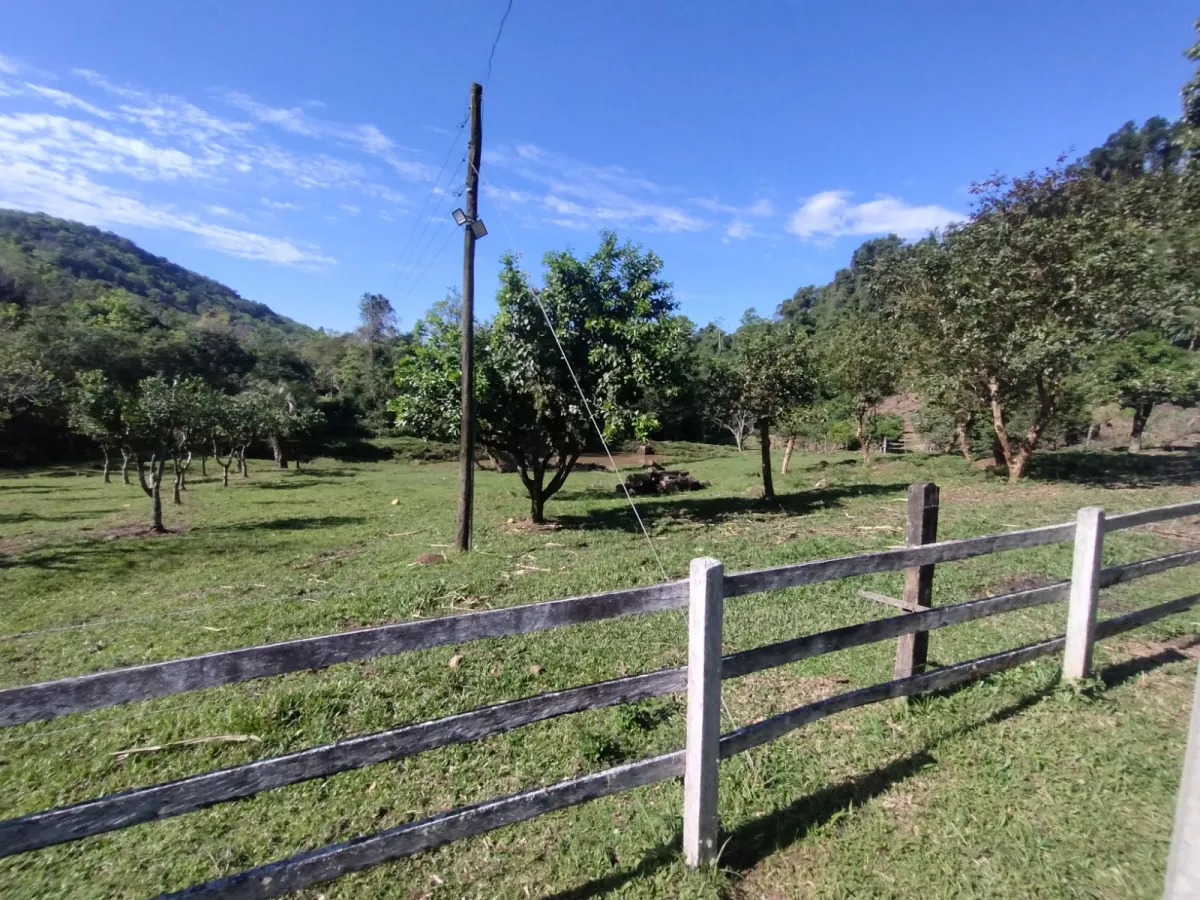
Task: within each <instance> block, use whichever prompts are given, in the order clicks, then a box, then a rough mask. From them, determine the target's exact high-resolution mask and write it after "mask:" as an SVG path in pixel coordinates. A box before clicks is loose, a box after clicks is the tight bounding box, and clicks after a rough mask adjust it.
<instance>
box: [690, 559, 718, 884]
mask: <svg viewBox="0 0 1200 900" xmlns="http://www.w3.org/2000/svg"><path fill="white" fill-rule="evenodd" d="M724 587H725V567H724V566H723V565H722V564H721V563H720V562H718V561H717V560H715V559H709V558H707V557H705V558H701V559H693V560H692V568H691V577H690V591H691V593H690V601H689V605H688V668H687V690H688V694H687V751H686V754H685V756H686V759H685V764H684V775H683V858H684V861H685V862H686V863H687V865H688V866H689V867H691V868H693V869H695V868H698V867H700V866H704V865H708V864H710V863H712V862H713V860H714V859H715V857H716V852H717V777H718V772H719V767H720V759H719V757H718V755H717V754H718V750H719V745H720V741H721V617H722V607H723V597H724Z"/></svg>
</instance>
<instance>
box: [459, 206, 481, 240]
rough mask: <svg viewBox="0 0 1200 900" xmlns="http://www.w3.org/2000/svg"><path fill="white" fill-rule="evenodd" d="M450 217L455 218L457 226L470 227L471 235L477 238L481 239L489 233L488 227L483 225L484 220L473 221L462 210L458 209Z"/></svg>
mask: <svg viewBox="0 0 1200 900" xmlns="http://www.w3.org/2000/svg"><path fill="white" fill-rule="evenodd" d="M450 215H452V216H454V224H455V225H469V226H470V227H471V233H472V234H474V235H475V237H477V238H481V237H483V236H484V235H486V234H487V233H488V232H487V228H486V226H484V224H483V219H472V218H471V217H470V216H468V215H467V214H466V213H465V212H463V211H462V209H461V208H459V209H456V210H455V211H454V212H452V213H450Z"/></svg>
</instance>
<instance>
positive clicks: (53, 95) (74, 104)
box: [25, 82, 115, 119]
mask: <svg viewBox="0 0 1200 900" xmlns="http://www.w3.org/2000/svg"><path fill="white" fill-rule="evenodd" d="M25 87H26V88H28V89H29V90H30V91H32V92H33V93H35V94H37V95H38V96H39V97H44V98H45V99H46V100H49V101H51V102H52V103H56V104H57V105H59V106H61V107H63V108H64V109H78V110H82V111H83V112H85V113H88V114H89V115H93V116H96V117H97V118H99V119H113V118H115V116H114V115H113V114H112V113H110V112H109V111H108V110H106V109H101V108H100V107H98V106H95V105H93V104H91V103H88V102H87V101H86V100H81V99H80V98H78V97H76V96H75V95H74V94H71V93H68V92H67V91H60V90H56V89H55V88H50V87H46V86H45V85H41V84H31V83H29V82H25Z"/></svg>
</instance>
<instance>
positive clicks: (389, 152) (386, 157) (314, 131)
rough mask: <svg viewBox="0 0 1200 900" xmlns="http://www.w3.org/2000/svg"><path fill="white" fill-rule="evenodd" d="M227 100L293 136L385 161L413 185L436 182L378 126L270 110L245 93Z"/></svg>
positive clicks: (297, 111)
mask: <svg viewBox="0 0 1200 900" xmlns="http://www.w3.org/2000/svg"><path fill="white" fill-rule="evenodd" d="M224 100H225V101H226V102H227V103H229V104H230V105H232V106H234V107H236V108H237V109H240V110H241V111H242V112H245V113H247V114H249V115H250V117H251V118H253V119H255V120H256V121H258V122H261V123H263V124H265V125H273V126H275V127H277V128H281V129H283V130H284V131H286V132H288V133H290V134H296V135H301V136H303V137H308V138H313V139H318V140H319V139H332V140H336V141H341V142H344V143H347V144H351V145H354V146H356V147H358V148H359V149H360V150H361V151H362V152H364V153H367V154H370V155H371V156H375V157H378V158H379V159H381V160H383V161H384V162H385V163H387V165H389V166H390V167H391V168H392V169H393V170H394V171H395V172H396V173H397V174H399V175H401V176H403V177H404V178H406V179H408V180H410V181H432V180H433V178H434V174H435V173H434V170H433V169H432V168H431V167H430V166H428V165H426V164H425V163H423V162H420V161H418V160H414V159H412V158H411V156H410V155H404V154H405V153H411V151H409V150H408V148H401V147H399V146H398V145H397V144H396V143H395V142H394V141H392V139H391V138H389V137H388V136H387V135H386V134H384V133H383V132H382V131H381V130H380V129H379V128H377V127H376V126H374V125H343V124H341V123H339V122H333V121H330V120H328V119H320V118H317V117H316V116H312V115H309V114H308V113H307V112H305V111H304V110H303V109H301V108H300V107H298V106H292V107H278V106H269V105H267V104H265V103H260V102H259V101H257V100H255V99H254V98H253V97H251V96H249V95H248V94H245V93H242V92H241V91H228V92H226V93H225V94H224Z"/></svg>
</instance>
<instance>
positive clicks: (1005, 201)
mask: <svg viewBox="0 0 1200 900" xmlns="http://www.w3.org/2000/svg"><path fill="white" fill-rule="evenodd" d="M974 190H975V193H976V196H977V197H978V203H977V208H976V210H975V212H974V214H973V216H972V218H971V221H970V222H969V223H966V224H964V225H960V226H952V227H951V228H950V229H948V231H947V233H946V235H945V236H944V237H942V238H940V239H938V238H931V239H929V240H926V241H922V242H921V243H920V244H918V245H916V246H914V247H913V248H912V249H911V250H910V251H909V252H907V253H905V254H903V255H902V256H898V257H894V258H893V260H892V261H890V263H889V265H888V266H887V267H886V270H885V273H884V275H883V277H882V279H881V286H882V287H883V289H885V290H887V291H889V292H890V294H891V295H892V296H893V302H894V303H895V306H896V313H897V317H898V321H899V322H900V323H901V324H902V326H903V327H904V329H905V331H906V340H907V341H908V342H909V343H910V346H912V347H914V348H917V347H919V348H920V350H919V352H920V353H921V355H922V357H923V358H924V359H925V363H924V365H925V367H926V368H928V369H933V370H937V371H940V372H941V373H942V374H943V376H944V379H945V383H946V384H947V385H950V386H952V387H953V389H954V392H955V393H957V394H960V395H973V396H978V397H982V398H987V400H988V402H989V404H990V407H991V410H992V414H993V418H994V423H995V426H996V431H997V437H998V439H999V440H1000V441H1001V443H1002V445H1003V446H1004V447H1005V448H1006V449H1005V456H1006V459H1007V461H1008V465H1009V476H1010V478H1013V479H1017V478H1020V477H1021V475H1022V474H1023V473H1024V470H1025V467H1026V466H1027V464H1028V460H1029V456H1030V455H1031V454H1032V452H1033V450H1034V448H1035V447H1036V446H1037V444H1038V441H1039V439H1040V438H1041V436H1042V433H1043V432H1044V430H1045V429H1046V428H1047V427H1048V426H1049V425H1050V423H1051V421H1052V420H1053V418H1054V415H1055V412H1056V410H1057V409H1058V408H1059V406H1060V405H1061V404H1062V402H1063V400H1064V397H1065V395H1066V392H1067V391H1068V389H1069V382H1070V380H1071V379H1072V378H1073V377H1074V376H1075V375H1076V374H1077V373H1078V372H1079V370H1080V367H1081V366H1082V365H1083V361H1084V360H1085V359H1086V358H1087V357H1088V356H1089V355H1090V353H1091V351H1092V350H1093V349H1094V348H1096V347H1098V346H1099V345H1101V344H1102V343H1104V342H1106V341H1110V340H1112V339H1113V338H1119V337H1120V336H1122V335H1124V334H1129V333H1131V332H1133V331H1136V330H1138V329H1141V328H1146V327H1150V326H1153V325H1156V324H1159V325H1161V324H1162V323H1165V322H1166V321H1167V320H1169V319H1171V317H1172V316H1173V315H1174V312H1175V309H1174V302H1175V300H1174V295H1173V294H1172V293H1171V292H1170V291H1169V290H1168V289H1167V285H1168V269H1169V267H1168V264H1167V261H1166V260H1165V259H1164V258H1163V256H1162V255H1161V254H1160V253H1158V252H1156V251H1157V248H1158V246H1159V243H1158V241H1159V232H1160V230H1159V228H1158V227H1157V225H1156V223H1155V222H1154V221H1152V220H1150V221H1148V220H1147V219H1146V218H1145V216H1144V215H1143V213H1144V209H1143V207H1142V206H1141V201H1142V200H1143V199H1144V197H1143V196H1142V195H1141V194H1139V193H1137V192H1135V191H1132V190H1126V189H1125V188H1124V187H1123V186H1122V185H1120V184H1117V183H1106V182H1104V181H1102V180H1101V179H1099V178H1097V177H1095V176H1093V175H1090V174H1088V173H1086V172H1082V171H1080V170H1078V169H1075V168H1068V167H1060V168H1056V169H1050V170H1047V171H1046V172H1043V173H1031V174H1029V175H1027V176H1024V177H1022V178H1017V179H1014V180H1012V181H1007V180H1004V179H1000V178H994V179H990V180H988V181H986V182H983V183H981V184H979V185H977V186H976V187H975V188H974ZM1025 398H1031V402H1032V404H1033V408H1034V410H1035V413H1034V416H1033V419H1032V421H1031V423H1030V426H1029V427H1028V428H1027V429H1026V430H1025V432H1024V435H1023V436H1021V437H1020V439H1019V441H1010V440H1009V438H1008V422H1007V420H1006V415H1007V412H1008V410H1009V409H1010V408H1013V407H1015V406H1019V405H1021V403H1022V402H1024V401H1025Z"/></svg>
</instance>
